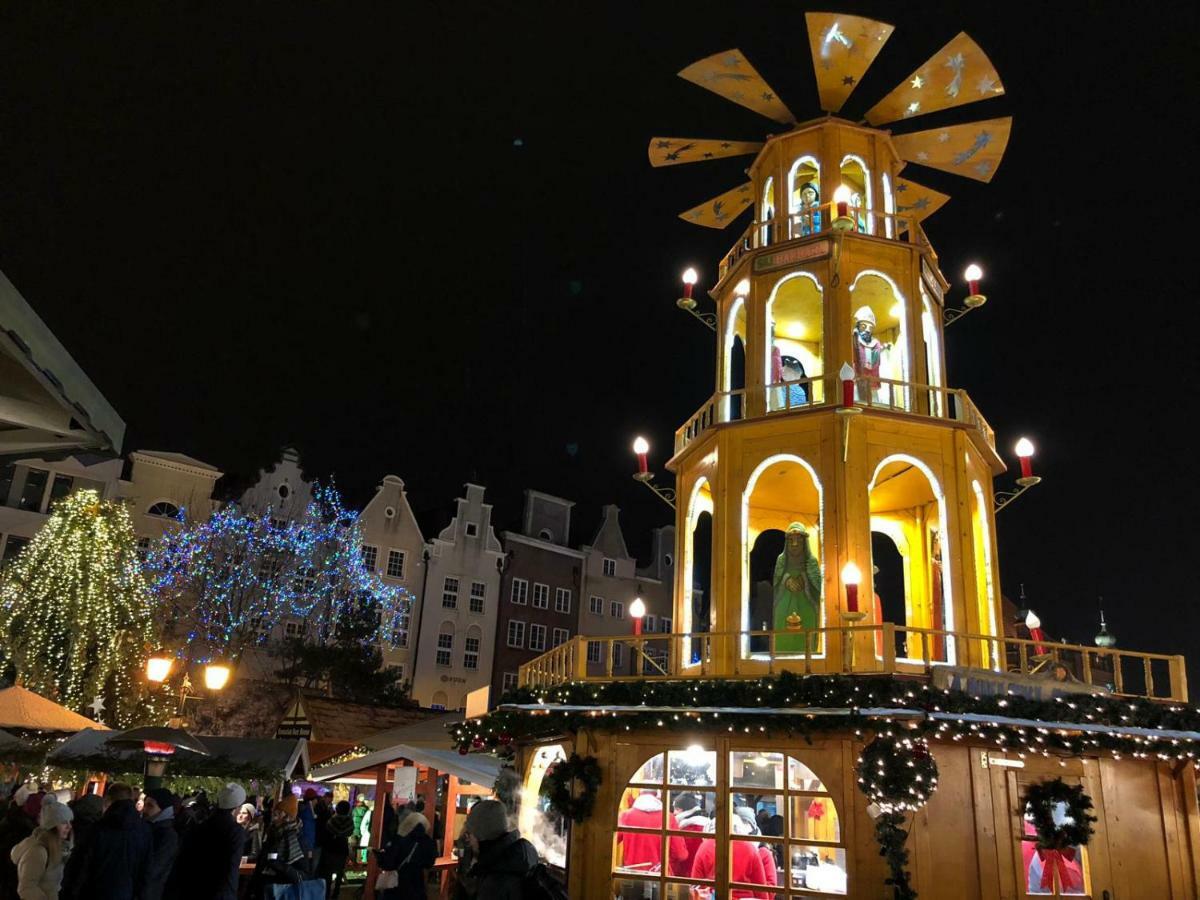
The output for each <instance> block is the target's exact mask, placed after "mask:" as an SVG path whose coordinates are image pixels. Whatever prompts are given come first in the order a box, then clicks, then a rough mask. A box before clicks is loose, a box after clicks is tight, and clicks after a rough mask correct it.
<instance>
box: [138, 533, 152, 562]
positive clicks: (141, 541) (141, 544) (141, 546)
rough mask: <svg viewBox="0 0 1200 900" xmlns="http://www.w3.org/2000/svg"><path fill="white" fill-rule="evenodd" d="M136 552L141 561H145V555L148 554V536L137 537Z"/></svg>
mask: <svg viewBox="0 0 1200 900" xmlns="http://www.w3.org/2000/svg"><path fill="white" fill-rule="evenodd" d="M137 554H138V558H139V559H141V560H142V562H145V561H146V557H147V556H149V555H150V538H149V537H148V536H146V535H143V536H142V537H140V538H138V539H137Z"/></svg>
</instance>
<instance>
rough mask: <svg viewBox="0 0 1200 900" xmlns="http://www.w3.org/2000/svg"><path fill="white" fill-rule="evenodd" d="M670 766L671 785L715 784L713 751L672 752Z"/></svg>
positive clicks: (692, 749)
mask: <svg viewBox="0 0 1200 900" xmlns="http://www.w3.org/2000/svg"><path fill="white" fill-rule="evenodd" d="M670 764H671V772H670V774H671V777H670V783H671V784H701V785H714V784H716V783H717V754H716V751H714V750H701V749H700V748H699V747H692V748H689V749H688V750H683V751H679V750H672V751H671V753H670Z"/></svg>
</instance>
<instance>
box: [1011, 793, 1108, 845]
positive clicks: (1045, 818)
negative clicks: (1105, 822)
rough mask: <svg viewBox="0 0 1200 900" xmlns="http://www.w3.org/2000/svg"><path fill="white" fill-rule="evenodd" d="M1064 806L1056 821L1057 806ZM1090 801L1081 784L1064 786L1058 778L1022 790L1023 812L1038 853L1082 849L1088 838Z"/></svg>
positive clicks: (1090, 823) (1091, 817)
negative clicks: (1041, 851) (1033, 836)
mask: <svg viewBox="0 0 1200 900" xmlns="http://www.w3.org/2000/svg"><path fill="white" fill-rule="evenodd" d="M1060 803H1061V804H1063V806H1065V807H1066V809H1065V815H1062V816H1060V821H1059V822H1056V821H1055V820H1054V812H1055V810H1056V809H1058V805H1059V804H1060ZM1092 809H1093V806H1092V798H1091V797H1089V796H1088V795H1087V794H1086V793H1085V792H1084V790H1083V785H1081V784H1067V783H1066V782H1065V781H1063V780H1062V779H1061V778H1055V779H1053V780H1051V781H1042V782H1039V783H1038V784H1031V785H1030V786H1029V787H1028V788H1027V789H1026V790H1025V812H1026V815H1028V816H1029V821H1030V824H1032V825H1033V830H1034V831H1036V832H1037V848H1038V849H1039V850H1060V851H1061V850H1067V849H1069V848H1071V847H1082V846H1085V845H1086V844H1087V842H1088V841H1089V840H1090V839H1091V837H1092V823H1093V822H1095V821H1096V817H1095V816H1093V815H1092Z"/></svg>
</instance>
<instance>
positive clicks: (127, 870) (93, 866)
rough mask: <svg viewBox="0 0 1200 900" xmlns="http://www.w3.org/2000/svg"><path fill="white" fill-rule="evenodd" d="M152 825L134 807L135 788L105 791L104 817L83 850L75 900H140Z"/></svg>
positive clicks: (124, 786)
mask: <svg viewBox="0 0 1200 900" xmlns="http://www.w3.org/2000/svg"><path fill="white" fill-rule="evenodd" d="M150 841H151V838H150V826H149V825H147V824H146V823H145V822H143V821H142V817H141V816H139V815H138V811H137V807H136V806H135V805H134V800H133V788H131V787H130V786H129V785H127V784H121V783H120V782H115V783H113V784H110V785H109V786H108V790H107V791H105V792H104V815H102V816H101V817H100V821H99V822H98V823H96V827H95V829H94V830H93V832H92V838H91V840H90V841H89V842H88V845H87V847H85V848H84V849H83V851H82V853H83V857H84V858H83V860H82V861H81V862H80V867H79V871H78V878H77V879H76V880H75V881H73V882H72V885H71V887H72V890H73V891H74V892H75V893H74V900H137V898H139V897H140V896H141V892H142V889H143V887H144V886H145V881H146V865H147V863H148V862H149V859H150Z"/></svg>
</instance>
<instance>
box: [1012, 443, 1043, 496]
mask: <svg viewBox="0 0 1200 900" xmlns="http://www.w3.org/2000/svg"><path fill="white" fill-rule="evenodd" d="M1016 450H1017V458H1018V459H1019V460H1021V477H1020V478H1018V479H1017V484H1019V485H1022V486H1025V487H1029V486H1031V485H1035V484H1037V483H1038V482H1039V481H1041V480H1042V479H1041V478H1039V477H1038V476H1037V475H1034V474H1033V441H1031V440H1030V439H1029V438H1026V437H1023V438H1021V439H1020V440H1019V441H1017V447H1016Z"/></svg>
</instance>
